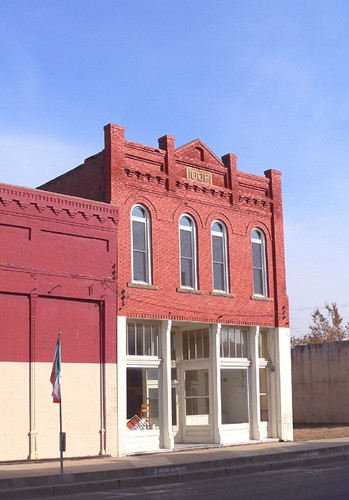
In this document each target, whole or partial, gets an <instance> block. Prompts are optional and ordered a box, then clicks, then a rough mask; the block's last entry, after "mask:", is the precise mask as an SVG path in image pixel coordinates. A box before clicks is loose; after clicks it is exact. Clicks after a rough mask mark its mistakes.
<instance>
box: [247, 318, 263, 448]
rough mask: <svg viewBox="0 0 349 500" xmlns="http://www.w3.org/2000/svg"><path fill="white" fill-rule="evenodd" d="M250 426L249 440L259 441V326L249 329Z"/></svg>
mask: <svg viewBox="0 0 349 500" xmlns="http://www.w3.org/2000/svg"><path fill="white" fill-rule="evenodd" d="M249 337H250V356H251V366H250V425H251V439H255V440H257V441H259V440H260V439H261V431H260V401H259V354H258V340H259V326H254V327H251V328H250V335H249Z"/></svg>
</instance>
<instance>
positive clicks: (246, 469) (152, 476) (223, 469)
mask: <svg viewBox="0 0 349 500" xmlns="http://www.w3.org/2000/svg"><path fill="white" fill-rule="evenodd" d="M345 460H349V445H340V446H331V447H325V448H320V449H319V448H314V449H309V450H304V451H299V450H298V451H288V452H278V453H270V454H261V455H259V454H258V455H252V456H247V457H234V458H227V459H216V460H211V461H203V462H191V463H181V464H176V465H172V466H161V465H160V466H152V467H139V468H135V469H118V470H102V471H92V472H78V473H71V474H64V475H59V474H55V475H51V476H34V477H16V478H5V479H0V499H1V500H2V499H10V498H16V499H19V498H38V497H45V496H46V497H50V496H52V497H55V496H63V495H68V494H74V493H84V492H94V491H107V490H112V489H124V488H133V487H138V486H140V485H142V486H151V485H157V484H169V483H176V482H179V481H181V482H184V481H195V480H203V479H212V478H216V477H227V476H236V475H243V474H249V473H256V472H265V471H277V470H283V469H285V468H296V467H299V466H305V465H316V464H321V463H330V462H332V463H333V462H339V461H345Z"/></svg>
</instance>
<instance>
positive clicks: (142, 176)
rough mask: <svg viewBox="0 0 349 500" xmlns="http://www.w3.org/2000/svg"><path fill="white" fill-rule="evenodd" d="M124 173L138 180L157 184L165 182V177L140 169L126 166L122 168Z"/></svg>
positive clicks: (162, 184)
mask: <svg viewBox="0 0 349 500" xmlns="http://www.w3.org/2000/svg"><path fill="white" fill-rule="evenodd" d="M124 171H125V174H126V175H127V177H129V178H130V179H138V180H140V181H148V182H150V183H152V182H153V183H154V184H156V183H157V184H159V185H161V186H164V185H165V184H166V180H167V177H165V176H164V177H163V176H161V175H154V174H152V173H150V172H141V171H140V170H134V169H132V168H129V167H126V168H125V169H124Z"/></svg>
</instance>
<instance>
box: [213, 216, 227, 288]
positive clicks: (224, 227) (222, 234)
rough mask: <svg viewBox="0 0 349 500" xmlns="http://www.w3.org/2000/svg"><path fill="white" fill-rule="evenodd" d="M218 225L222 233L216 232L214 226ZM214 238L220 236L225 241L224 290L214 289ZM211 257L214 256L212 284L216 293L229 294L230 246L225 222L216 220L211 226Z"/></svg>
mask: <svg viewBox="0 0 349 500" xmlns="http://www.w3.org/2000/svg"><path fill="white" fill-rule="evenodd" d="M215 223H217V224H219V225H220V226H221V228H222V233H218V232H217V231H214V230H213V229H212V228H213V225H214V224H215ZM213 236H219V237H221V238H222V241H223V277H224V286H223V290H219V289H218V288H214V271H213ZM211 255H212V284H213V291H214V292H225V293H228V292H229V275H228V245H227V228H226V226H225V224H224V223H223V222H221V221H220V220H214V221H213V222H212V225H211Z"/></svg>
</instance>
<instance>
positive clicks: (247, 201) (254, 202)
mask: <svg viewBox="0 0 349 500" xmlns="http://www.w3.org/2000/svg"><path fill="white" fill-rule="evenodd" d="M239 203H240V204H242V205H248V206H250V207H253V208H257V209H268V208H269V206H270V200H269V199H268V198H257V197H256V196H253V195H249V194H246V195H245V194H239Z"/></svg>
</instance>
